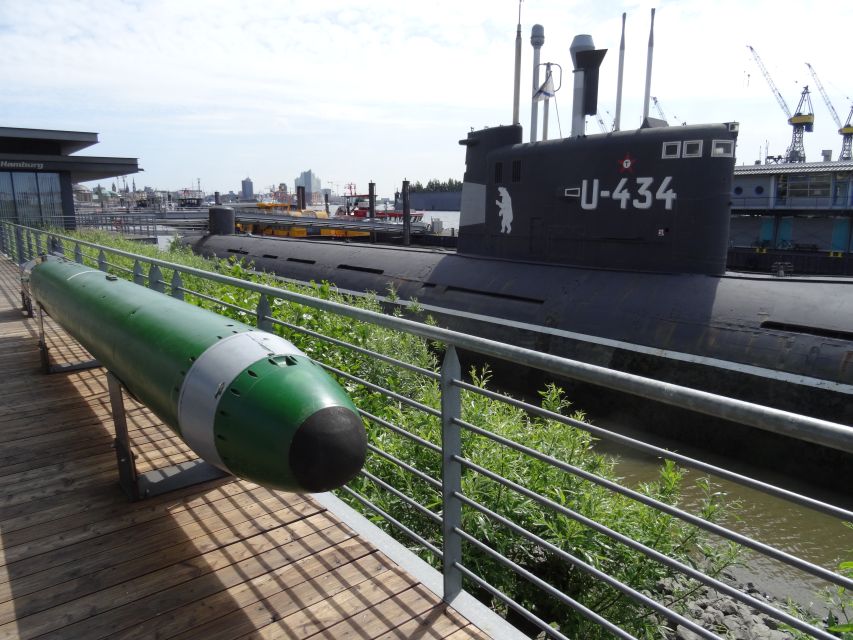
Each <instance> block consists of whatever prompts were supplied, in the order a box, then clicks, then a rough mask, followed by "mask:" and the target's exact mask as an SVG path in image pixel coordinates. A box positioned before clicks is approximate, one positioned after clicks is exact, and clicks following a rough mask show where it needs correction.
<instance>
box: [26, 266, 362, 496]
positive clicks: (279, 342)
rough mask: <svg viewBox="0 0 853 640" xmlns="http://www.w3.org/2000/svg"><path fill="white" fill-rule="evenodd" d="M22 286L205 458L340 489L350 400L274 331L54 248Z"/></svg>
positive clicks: (354, 438)
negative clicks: (66, 256) (57, 252)
mask: <svg viewBox="0 0 853 640" xmlns="http://www.w3.org/2000/svg"><path fill="white" fill-rule="evenodd" d="M30 289H31V292H32V297H33V299H34V300H35V301H36V302H38V304H39V305H41V307H42V308H43V309H44V310H45V311H46V312H47V313H48V314H49V315H50V317H51V318H53V319H54V320H55V321H56V322H57V323H59V324H60V325H61V326H62V327H63V328H64V329H65V330H66V331H67V332H68V333H69V334H71V335H72V336H74V338H76V339H77V340H78V341H79V342H80V344H82V345H83V346H84V347H85V348H86V349H87V350H88V351H89V352H90V353H91V354H92V355H93V356H94V357H95V358H97V359H98V360H99V361H100V363H101V364H102V365H103V366H104V367H106V368H107V369H108V370H109V371H111V372H112V373H113V375H115V376H116V377H117V378H118V379H119V380H121V382H122V384H123V385H124V386H125V387H126V388H127V390H128V391H129V392H130V393H131V394H132V395H133V396H134V397H135V398H136V399H137V400H139V401H140V402H142V403H143V404H145V405H146V406H148V407H149V408H150V409H151V410H152V411H153V412H154V413H155V414H157V416H158V417H160V418H161V419H162V420H163V421H164V422H165V423H166V424H167V425H168V426H169V427H170V428H172V429H173V430H174V431H175V433H177V434H178V435H179V436H180V437H181V439H182V440H183V441H184V442H185V443H186V444H187V445H188V446H189V447H190V448H192V450H193V451H195V452H196V453H197V454H198V455H199V457H201V458H203V459H204V460H206V461H207V462H209V463H210V464H213V465H215V466H217V467H219V468H220V469H222V470H224V471H227V472H229V473H231V474H233V475H235V476H238V477H240V478H245V479H247V480H250V481H252V482H256V483H258V484H260V485H264V486H267V487H271V488H277V489H283V490H286V491H307V492H318V491H328V490H330V489H334V488H337V487H340V486H342V485H344V484H346V483H347V482H348V481H349V480H351V479H352V478H353V477H354V476H355V475H356V474H357V473H358V472H359V470H360V469H361V467H362V465H363V464H364V460H365V458H366V455H367V436H366V433H365V429H364V425H363V423H362V421H361V418H360V417H359V415H358V412H357V411H356V408H355V406H354V405H353V403H352V400H351V399H350V398H349V396H348V395H347V394H346V392H345V391H344V390H343V389H342V388H341V387H340V385H339V384H338V383H337V382H336V381H335V380H334V379H332V377H331V376H329V374H327V373H326V372H325V371H324V370H323V369H322V368H321V367H320V366H319V365H317V364H315V363H314V362H313V361H312V360H311V359H310V358H308V357H307V356H306V355H305V354H304V353H302V352H301V351H300V350H299V349H297V348H296V347H295V346H294V345H293V344H292V343H290V342H288V341H287V340H285V339H284V338H281V337H280V336H277V335H274V334H271V333H267V332H265V331H259V330H258V329H256V328H254V327H251V326H249V325H246V324H243V323H241V322H237V321H235V320H230V319H228V318H224V317H223V316H220V315H218V314H216V313H213V312H211V311H207V310H205V309H201V308H199V307H196V306H193V305H191V304H188V303H185V302H182V301H180V300H177V299H176V298H172V297H170V296H167V295H164V294H162V293H158V292H156V291H153V290H151V289H148V288H146V287H143V286H140V285H137V284H134V283H132V282H128V281H126V280H122V279H119V278H116V277H115V276H113V275H108V274H106V273H104V272H102V271H97V270H94V269H92V268H90V267H86V266H83V265H80V264H77V263H74V262H69V261H67V260H65V259H62V258H58V257H54V256H47V257H44V256H43V257H41V258H39V260H38V261H37V262H36V263H35V264H34V265H33V267H32V270H31V273H30Z"/></svg>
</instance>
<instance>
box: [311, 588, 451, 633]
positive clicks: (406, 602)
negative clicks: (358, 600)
mask: <svg viewBox="0 0 853 640" xmlns="http://www.w3.org/2000/svg"><path fill="white" fill-rule="evenodd" d="M438 602H439V600H438V598H437V597H436V595H435V594H434V593H433V592H432V591H430V590H429V589H427V588H426V587H425V586H423V585H422V584H416V585H414V586H412V587H411V588H409V589H406V590H405V591H402V592H400V593H398V594H397V595H394V596H391V597H390V598H388V599H387V600H383V601H381V602H378V603H376V604H374V605H372V606H369V607H368V608H367V609H365V610H364V611H362V612H361V613H357V614H355V615H353V616H352V617H350V618H346V619H345V620H341V621H340V622H338V623H337V624H333V625H332V626H330V627H327V628H325V629H323V630H322V631H321V632H320V633H319V634H317V636H315V637H317V638H334V639H335V640H351V639H355V638H374V637H376V636H379V635H382V634H383V633H387V632H388V631H390V630H392V629H395V628H397V627H399V626H400V625H402V624H404V623H406V622H408V621H409V620H412V619H413V618H415V617H416V616H419V615H423V614H424V613H425V612H426V611H429V610H430V609H433V608H434V607H435V606H436V605H437V604H438Z"/></svg>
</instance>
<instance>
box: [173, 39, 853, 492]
mask: <svg viewBox="0 0 853 640" xmlns="http://www.w3.org/2000/svg"><path fill="white" fill-rule="evenodd" d="M604 53H605V51H604V50H596V49H595V48H594V46H593V43H592V38H590V37H589V36H578V37H576V38H575V41H574V42H573V44H572V57H573V62H574V65H575V73H574V78H575V92H574V97H575V99H574V106H573V119H572V121H573V128H572V133H571V135H570V136H569V137H566V138H558V139H550V140H541V141H531V142H526V143H525V142H523V141H522V127H521V125H520V124H519V123H518V122H517V119H516V122H514V123H513V124H511V125H506V126H497V127H490V128H485V129H482V130H478V131H471V132H469V133H468V134H467V137H466V138H464V139H463V140H461V141H460V144H461V145H463V146H464V147H465V175H464V182H463V191H462V204H461V212H460V227H459V239H458V249H457V251H455V252H452V251H446V250H438V249H428V248H414V247H392V246H378V245H366V244H365V245H362V244H358V245H356V244H348V243H341V242H336V241H322V240H311V241H306V240H300V239H289V238H271V237H258V236H251V235H200V236H198V235H197V236H187V237H185V238H184V239H183V242H184V243H185V244H186V245H188V246H190V247H191V248H192V249H193V250H194V251H195V252H197V253H199V254H201V255H205V256H217V257H221V258H225V257H229V256H232V255H238V256H240V257H242V258H244V259H245V260H246V261H247V262H250V263H254V268H255V269H257V270H259V271H267V272H273V273H276V274H278V275H281V276H285V277H287V278H292V279H297V280H302V281H306V282H309V281H317V282H319V281H328V282H331V283H333V284H335V285H337V286H338V287H339V288H340V289H342V290H349V291H356V292H369V291H373V292H385V291H387V290H388V289H389V288H393V290H394V291H395V292H396V295H397V296H398V297H399V298H401V299H417V300H418V303H419V306H420V307H421V308H423V309H425V310H426V311H428V313H429V314H430V315H431V316H432V317H433V318H434V319H435V320H436V321H437V322H438V323H439V324H440V325H441V326H444V327H447V328H450V329H454V330H457V331H461V332H466V333H474V334H477V335H481V336H485V337H488V338H490V339H493V340H498V341H501V342H507V343H511V344H514V345H518V346H522V347H526V348H530V349H535V350H540V351H545V352H548V353H552V354H555V355H559V356H563V357H567V358H572V359H577V360H581V361H584V362H589V363H593V364H597V365H602V366H607V367H611V368H614V369H618V370H621V371H627V372H630V373H636V374H640V375H644V376H649V377H653V378H657V379H660V380H665V381H668V382H674V383H676V384H680V385H684V386H689V387H694V388H698V389H702V390H705V391H709V392H712V393H717V394H722V395H728V396H731V397H734V398H739V399H742V400H746V401H750V402H755V403H758V404H763V405H767V406H772V407H776V408H780V409H784V410H787V411H792V412H795V413H802V414H807V415H812V416H815V417H819V418H823V419H826V420H830V421H833V422H838V423H842V424H846V425H851V424H853V327H851V318H853V280H850V279H847V280H844V279H838V280H834V279H831V278H808V279H805V278H794V277H788V278H776V277H773V276H755V275H741V274H736V273H730V272H726V270H725V264H726V250H727V244H728V236H729V220H730V193H731V183H732V175H733V169H734V164H735V149H736V142H737V135H738V124H737V123H736V122H727V123H718V124H708V125H691V126H678V127H669V126H660V125H662V124H664V123H662V122H660V121H655V120H654V119H652V118H649V117H644V118H643V122H642V126H640V127H639V128H637V129H626V130H619V131H612V132H609V133H604V134H594V135H586V134H585V131H584V116H585V115H592V114H595V113H596V111H597V90H598V87H597V84H598V83H597V71H598V65H599V64H600V63H601V60H602V59H603V56H604ZM647 85H648V83H647ZM646 93H647V95H646V104H648V87H647V91H646ZM617 102H618V100H617ZM515 111H516V113H517V108H516V110H515ZM647 112H648V109H647V107H646V114H647ZM596 393H599V392H598V391H597V392H596ZM686 416H687V414H686V413H685V414H684V415H683V416H681V418H679V419H677V420H675V422H674V425H675V426H671V427H670V428H669V431H668V432H667V435H672V436H675V437H678V438H686V439H687V440H694V441H696V442H698V443H701V444H712V445H713V443H711V441H712V440H714V439H717V440H720V441H721V444H722V448H723V449H729V450H731V451H732V452H737V450H738V449H741V450H747V451H748V455H749V456H750V458H751V461H753V462H757V463H758V464H762V460H765V461H767V462H770V463H771V466H773V464H772V463H773V462H775V461H774V460H772V459H773V458H774V457H777V456H779V455H784V452H785V451H786V447H788V449H787V451H790V445H791V442H790V441H787V442H774V441H773V439H772V438H769V436H770V434H764V436H765V438H764V439H763V440H762V444H761V445H760V446H756V445H755V442H756V441H755V440H754V439H753V436H754V434H753V433H748V432H750V431H752V430H750V429H747V428H745V427H740V428H737V427H736V426H734V425H729V426H728V427H726V428H722V429H707V430H703V431H702V432H698V431H696V430H695V427H694V425H693V424H692V422H686V423H685V422H683V421H680V420H681V419H682V418H686ZM689 420H690V421H693V420H694V419H693V418H689ZM687 425H689V426H687ZM688 432H689V433H688ZM767 438H769V440H768V439H767ZM722 441H725V442H722ZM798 447H800V445H798ZM836 453H837V452H829V453H828V452H827V451H826V450H823V449H821V448H815V449H812V448H810V445H809V446H805V445H804V446H802V447H800V448H799V449H798V451H797V461H796V464H803V463H805V459H806V458H808V457H809V456H811V457H812V458H813V461H814V463H815V465H816V468H821V467H822V468H823V469H824V471H825V473H826V474H827V482H830V483H831V484H835V486H838V484H837V483H843V482H845V481H846V482H848V484H849V483H850V482H853V465H850V464H846V465H843V466H844V467H845V468H846V471H844V470H842V469H839V468H836V469H829V468H827V467H828V466H832V465H827V464H826V461H827V460H828V459H829V458H827V457H826V456H827V455H830V454H832V455H835V454H836ZM838 455H841V454H838ZM788 457H790V456H788ZM845 474H846V476H847V478H846V480H845V479H842V478H841V477H840V476H841V475H845ZM842 486H843V484H842Z"/></svg>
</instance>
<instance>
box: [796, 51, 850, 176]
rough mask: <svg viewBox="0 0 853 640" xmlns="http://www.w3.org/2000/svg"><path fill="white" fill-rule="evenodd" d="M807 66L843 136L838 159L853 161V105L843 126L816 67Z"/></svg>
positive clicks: (807, 64)
mask: <svg viewBox="0 0 853 640" xmlns="http://www.w3.org/2000/svg"><path fill="white" fill-rule="evenodd" d="M806 66H807V67H808V68H809V71H810V72H811V74H812V78H814V81H815V84H816V85H817V89H818V91H820V95H821V97H822V98H823V101H824V102H825V103H826V108H827V109H829V113H830V114H831V115H832V119H833V120H835V125H836V126H837V127H838V133H840V134H841V153H839V154H838V159H839V160H853V149H851V147H853V125H851V124H850V120H851V118H853V105H851V107H850V113H849V115H848V116H847V122H845V123H844V124H843V125H842V124H841V118H839V117H838V112H837V111H836V110H835V107H833V106H832V102H831V101H830V100H829V95H827V93H826V90H825V89H824V88H823V83H822V82H821V81H820V78H818V77H817V72H816V71H815V70H814V67H813V66H811V65H810V64H809V63H808V62H806Z"/></svg>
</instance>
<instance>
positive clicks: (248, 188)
mask: <svg viewBox="0 0 853 640" xmlns="http://www.w3.org/2000/svg"><path fill="white" fill-rule="evenodd" d="M241 185H242V187H241V188H242V193H241V194H240V200H243V201H244V202H250V201H252V200H254V199H255V188H254V185H253V184H252V179H251V178H246V179H245V180H243V182H241Z"/></svg>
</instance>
